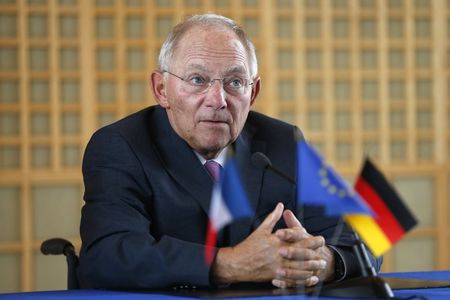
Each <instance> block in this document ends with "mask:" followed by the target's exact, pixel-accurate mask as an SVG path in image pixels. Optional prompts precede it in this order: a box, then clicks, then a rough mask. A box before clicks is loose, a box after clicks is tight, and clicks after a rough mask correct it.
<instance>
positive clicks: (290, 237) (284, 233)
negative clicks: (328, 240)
mask: <svg viewBox="0 0 450 300" xmlns="http://www.w3.org/2000/svg"><path fill="white" fill-rule="evenodd" d="M275 235H276V236H277V237H278V238H279V239H280V240H282V241H284V242H290V243H293V242H298V241H301V240H302V239H305V238H308V237H310V236H311V235H310V234H308V233H307V232H306V231H304V230H302V229H301V228H298V227H295V228H283V229H278V230H277V231H276V232H275Z"/></svg>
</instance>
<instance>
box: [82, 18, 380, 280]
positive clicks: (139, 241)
mask: <svg viewBox="0 0 450 300" xmlns="http://www.w3.org/2000/svg"><path fill="white" fill-rule="evenodd" d="M150 83H151V87H152V91H153V94H154V96H155V99H156V101H157V102H158V104H159V105H157V106H152V107H149V108H147V109H144V110H142V111H140V112H137V113H135V114H133V115H130V116H128V117H126V118H125V119H123V120H120V121H118V122H116V123H114V124H112V125H109V126H107V127H104V128H102V129H100V130H99V131H98V132H96V133H95V134H94V136H93V137H92V139H91V141H90V142H89V145H88V147H87V149H86V152H85V157H84V161H83V174H84V182H85V188H86V191H85V197H84V198H85V202H86V204H85V206H84V207H83V210H82V219H81V238H82V242H83V244H82V249H81V253H80V266H79V270H78V271H79V272H78V276H79V279H80V282H81V286H82V287H84V288H162V287H171V286H178V285H183V286H185V285H188V286H213V285H221V284H229V283H238V282H268V283H272V284H273V285H275V286H277V287H292V286H299V285H303V286H312V285H315V284H317V283H318V282H319V281H333V280H340V279H342V278H345V277H350V276H354V275H357V274H358V266H357V263H356V259H355V258H354V257H353V254H352V251H351V247H350V246H351V238H350V231H349V230H348V229H347V228H344V230H343V232H342V233H341V234H340V236H339V238H338V239H337V240H334V241H333V239H332V237H333V234H334V233H335V229H336V226H337V224H338V223H339V222H338V220H337V219H331V218H328V217H325V216H323V215H322V214H321V212H320V211H318V210H316V209H312V208H311V209H308V208H306V209H304V208H302V207H297V201H296V197H295V195H296V186H295V185H293V184H292V183H290V182H288V181H286V180H285V179H283V178H280V177H278V176H277V175H276V174H273V173H271V172H270V171H266V170H264V169H261V168H258V167H257V166H254V165H252V163H251V155H252V153H254V152H263V153H265V154H266V155H267V156H268V157H269V158H270V159H271V161H272V162H273V164H274V165H276V166H277V168H279V169H281V170H282V171H283V172H284V173H286V174H289V175H290V176H292V177H295V174H296V172H295V166H296V154H295V153H296V151H295V149H296V148H295V140H294V135H295V134H298V129H297V128H296V127H294V126H292V125H289V124H286V123H284V122H281V121H278V120H275V119H272V118H269V117H267V116H264V115H261V114H259V113H256V112H251V111H250V108H251V106H252V105H253V103H254V102H255V99H256V97H257V95H258V92H259V90H260V86H261V81H260V78H259V76H258V72H257V61H256V56H255V50H254V47H253V45H252V43H251V42H250V41H249V39H248V37H247V35H246V34H245V32H244V31H243V30H242V29H241V28H240V27H239V26H238V25H236V24H235V23H234V21H232V20H230V19H227V18H225V17H222V16H218V15H212V14H207V15H198V16H193V17H191V18H190V19H188V20H186V21H185V22H183V23H180V24H179V25H177V26H176V27H175V28H174V29H173V31H172V32H171V33H170V34H169V36H168V38H167V40H166V41H165V43H164V45H163V47H162V49H161V53H160V56H159V69H158V70H156V71H154V72H153V73H152V74H151V78H150ZM230 147H233V148H234V151H235V157H236V161H237V166H238V169H239V172H240V174H241V177H242V178H243V184H244V187H245V189H246V191H247V192H248V196H249V202H250V206H251V207H252V209H253V210H254V212H255V214H254V216H253V218H251V219H245V220H239V221H237V222H235V223H233V224H231V225H229V226H227V227H225V228H224V229H223V230H222V231H221V232H220V233H219V236H218V239H217V248H216V249H215V252H214V254H215V255H214V259H213V262H212V264H211V265H208V264H206V263H205V258H204V253H205V245H204V244H205V236H206V235H205V234H206V229H207V224H208V215H207V213H208V209H209V205H210V195H211V191H212V186H213V179H212V177H211V176H210V175H209V173H208V171H207V169H206V168H205V167H204V163H205V162H206V161H210V160H214V161H216V162H218V163H219V164H221V165H223V163H224V160H225V155H226V152H227V150H229V148H230ZM295 214H297V215H299V216H301V218H300V220H298V219H297V218H296V216H295ZM378 263H379V262H377V264H378ZM376 267H377V268H379V264H378V265H377V266H376Z"/></svg>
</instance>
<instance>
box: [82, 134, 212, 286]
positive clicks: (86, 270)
mask: <svg viewBox="0 0 450 300" xmlns="http://www.w3.org/2000/svg"><path fill="white" fill-rule="evenodd" d="M83 177H84V184H85V194H84V200H85V205H84V207H83V209H82V217H81V225H80V234H81V239H82V248H81V251H80V265H79V267H78V278H79V281H80V285H81V287H82V288H114V289H146V288H161V287H168V286H176V285H191V286H204V285H209V283H210V282H209V267H208V266H207V265H206V264H205V262H204V246H203V245H202V244H196V243H192V242H188V241H183V240H180V239H176V238H173V237H170V236H164V235H163V236H160V237H158V238H156V237H155V236H154V235H152V233H151V232H152V227H153V226H154V224H152V219H151V217H150V213H149V206H150V203H151V201H152V197H153V196H154V195H153V193H152V190H151V185H150V184H149V182H148V181H147V179H146V176H145V174H144V171H143V168H142V166H141V164H140V162H139V160H138V158H137V157H136V155H135V154H134V153H133V151H132V149H131V147H130V146H129V145H128V144H127V142H126V140H125V139H124V138H123V137H122V136H121V135H120V134H119V133H117V132H113V131H111V130H108V129H102V130H100V131H99V132H97V133H96V134H94V136H93V137H92V139H91V141H90V142H89V144H88V146H87V149H86V151H85V156H84V159H83ZM156 184H157V183H156Z"/></svg>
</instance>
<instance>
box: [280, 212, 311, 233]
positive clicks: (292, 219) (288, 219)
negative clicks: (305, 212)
mask: <svg viewBox="0 0 450 300" xmlns="http://www.w3.org/2000/svg"><path fill="white" fill-rule="evenodd" d="M283 219H284V222H285V223H286V225H287V227H288V228H296V227H298V228H301V229H302V230H303V231H304V232H305V233H307V231H306V229H305V227H303V225H302V223H300V221H299V220H298V219H297V217H296V216H295V215H294V213H293V212H292V211H291V210H289V209H287V210H285V211H284V213H283Z"/></svg>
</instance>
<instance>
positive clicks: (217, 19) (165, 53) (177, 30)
mask: <svg viewBox="0 0 450 300" xmlns="http://www.w3.org/2000/svg"><path fill="white" fill-rule="evenodd" d="M207 25H212V26H223V27H225V28H228V29H230V30H232V31H233V32H234V33H235V34H236V35H237V36H238V38H239V40H240V41H241V43H242V45H243V46H244V48H245V50H246V51H247V56H248V58H249V65H250V72H251V74H250V76H252V77H253V76H255V75H256V74H257V73H258V62H257V60H256V53H255V46H254V45H253V43H252V42H251V41H250V39H249V37H248V35H247V33H245V31H244V30H243V29H242V28H241V27H240V26H239V25H238V24H237V23H236V22H234V21H233V20H231V19H229V18H226V17H224V16H220V15H216V14H203V15H194V16H192V17H190V18H189V19H187V20H185V21H183V22H181V23H179V24H178V25H176V26H175V27H174V28H173V29H172V31H171V32H170V33H169V35H168V36H167V39H166V40H165V41H164V44H163V45H162V47H161V51H160V52H159V59H158V64H159V69H160V70H161V71H163V70H169V64H170V61H171V59H172V58H173V54H174V52H175V49H176V48H177V45H178V42H179V41H180V39H181V38H182V37H183V35H184V34H185V33H186V32H187V31H188V30H189V29H191V28H193V27H194V26H207Z"/></svg>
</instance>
